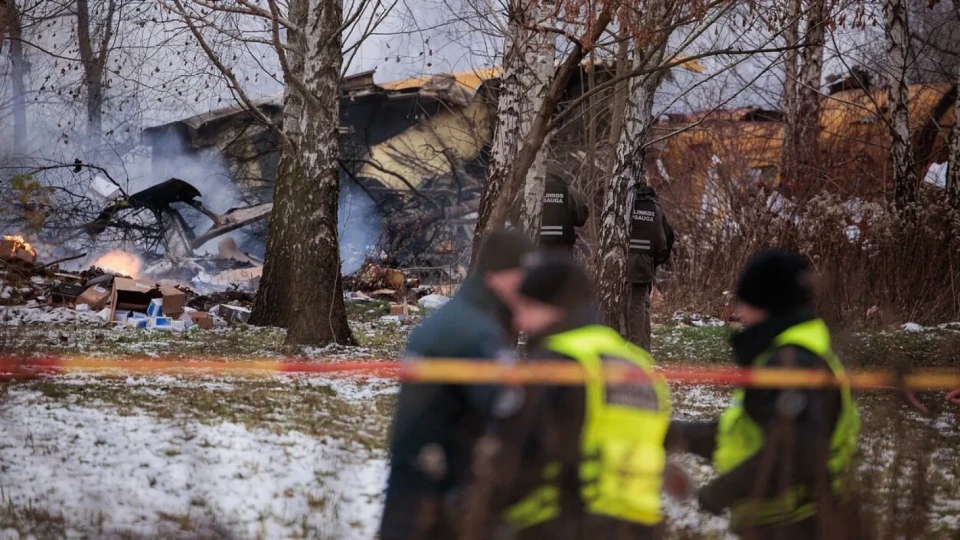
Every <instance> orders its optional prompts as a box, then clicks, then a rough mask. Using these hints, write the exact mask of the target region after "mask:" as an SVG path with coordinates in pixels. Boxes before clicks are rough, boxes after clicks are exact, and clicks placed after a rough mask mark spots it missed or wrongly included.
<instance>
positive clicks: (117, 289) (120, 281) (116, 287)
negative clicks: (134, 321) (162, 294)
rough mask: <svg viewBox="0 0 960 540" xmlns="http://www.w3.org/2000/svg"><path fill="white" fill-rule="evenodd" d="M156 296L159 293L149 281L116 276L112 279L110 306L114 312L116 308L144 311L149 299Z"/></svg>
mask: <svg viewBox="0 0 960 540" xmlns="http://www.w3.org/2000/svg"><path fill="white" fill-rule="evenodd" d="M157 296H159V293H158V292H156V289H154V288H153V284H151V283H147V282H145V281H137V280H135V279H127V278H119V277H118V278H116V279H114V280H113V293H112V294H111V296H110V306H111V309H113V311H114V312H116V311H117V310H118V309H125V310H130V311H141V312H145V311H147V307H149V306H150V300H153V299H154V298H155V297H157ZM111 318H112V319H114V317H111Z"/></svg>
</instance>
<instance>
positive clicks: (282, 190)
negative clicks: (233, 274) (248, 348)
mask: <svg viewBox="0 0 960 540" xmlns="http://www.w3.org/2000/svg"><path fill="white" fill-rule="evenodd" d="M303 7H304V4H303V2H295V3H294V4H292V5H291V6H290V13H289V15H288V16H289V17H290V18H291V19H294V20H298V21H302V20H304V18H305V15H304V14H303V13H299V12H298V11H296V10H298V9H299V10H302V9H303ZM288 39H289V40H290V42H289V44H288V45H289V47H290V48H291V49H293V50H296V51H303V50H305V49H306V46H305V45H304V43H303V40H302V39H296V37H295V36H293V35H291V36H289V37H288ZM290 69H291V71H293V72H294V73H299V74H302V73H303V55H302V54H291V55H290ZM302 117H303V95H302V94H301V93H300V92H299V91H298V90H297V89H295V88H294V87H293V85H285V86H284V87H283V122H282V128H283V134H284V136H285V137H286V138H287V140H288V141H289V143H290V144H289V146H287V145H280V163H279V165H278V167H277V179H276V181H275V182H274V184H273V210H272V211H271V213H270V227H269V232H268V234H267V250H266V257H265V259H264V263H263V277H261V279H260V285H259V286H258V287H257V295H256V297H255V298H254V302H253V310H252V313H251V314H250V323H251V324H255V325H257V326H277V327H280V328H287V327H288V326H289V323H290V313H291V312H292V305H293V302H292V298H293V294H291V280H290V277H289V272H290V270H291V269H292V268H293V264H294V260H295V254H294V251H295V246H296V243H297V239H296V238H295V237H294V236H293V235H292V234H291V233H292V232H293V230H292V228H290V227H289V226H288V223H289V222H290V221H291V220H294V219H296V214H297V212H298V208H297V200H298V199H297V189H298V186H300V185H301V184H302V183H303V182H304V181H306V178H305V177H304V175H303V171H302V169H301V164H300V163H298V156H299V155H300V148H301V147H302V145H303V134H302V133H301V132H300V118H302Z"/></svg>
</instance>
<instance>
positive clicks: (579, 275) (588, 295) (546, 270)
mask: <svg viewBox="0 0 960 540" xmlns="http://www.w3.org/2000/svg"><path fill="white" fill-rule="evenodd" d="M527 268H528V272H527V276H526V278H524V280H523V283H521V284H520V294H521V295H523V296H525V297H527V298H530V299H532V300H538V301H540V302H543V303H545V304H550V305H552V306H556V307H559V308H563V309H566V310H571V311H572V310H576V309H579V308H582V307H584V306H585V305H587V304H589V303H590V302H592V301H593V292H592V288H591V286H590V278H589V277H587V274H586V272H585V271H584V270H583V268H581V267H580V265H579V264H577V263H576V261H574V260H573V258H571V257H570V256H569V255H567V254H566V253H556V252H545V253H537V254H535V255H534V256H533V257H531V258H530V260H529V261H528V263H527Z"/></svg>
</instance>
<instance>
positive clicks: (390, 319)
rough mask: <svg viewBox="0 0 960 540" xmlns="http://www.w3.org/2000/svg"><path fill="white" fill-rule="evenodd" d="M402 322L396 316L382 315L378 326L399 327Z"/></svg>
mask: <svg viewBox="0 0 960 540" xmlns="http://www.w3.org/2000/svg"><path fill="white" fill-rule="evenodd" d="M402 322H403V321H402V320H401V319H400V317H398V316H397V315H384V316H383V317H380V324H396V325H399V324H400V323H402Z"/></svg>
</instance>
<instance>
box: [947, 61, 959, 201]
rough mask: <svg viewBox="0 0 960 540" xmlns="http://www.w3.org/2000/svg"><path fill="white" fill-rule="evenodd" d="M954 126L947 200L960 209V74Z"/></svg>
mask: <svg viewBox="0 0 960 540" xmlns="http://www.w3.org/2000/svg"><path fill="white" fill-rule="evenodd" d="M954 92H955V95H956V96H957V97H956V99H955V100H954V102H953V118H954V120H953V127H952V128H951V129H950V155H949V158H948V160H947V185H946V189H947V200H949V201H950V206H951V207H953V208H954V209H956V210H960V75H958V77H957V82H956V83H954Z"/></svg>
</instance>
